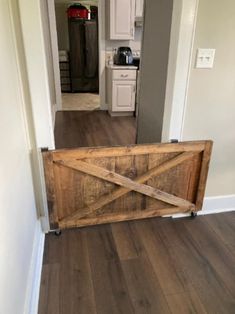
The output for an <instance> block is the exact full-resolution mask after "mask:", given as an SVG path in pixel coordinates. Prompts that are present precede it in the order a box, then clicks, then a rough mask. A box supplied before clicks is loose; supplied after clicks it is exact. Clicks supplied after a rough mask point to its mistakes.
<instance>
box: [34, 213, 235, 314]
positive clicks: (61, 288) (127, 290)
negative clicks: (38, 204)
mask: <svg viewBox="0 0 235 314" xmlns="http://www.w3.org/2000/svg"><path fill="white" fill-rule="evenodd" d="M234 239H235V212H231V213H225V214H216V215H208V216H198V217H197V218H196V219H191V218H184V219H175V220H173V219H170V218H153V219H147V220H141V221H132V222H123V223H116V224H111V225H101V226H95V227H87V228H80V229H73V230H66V231H63V232H62V235H61V236H60V237H57V236H55V235H54V234H49V235H46V242H45V253H44V261H43V272H42V282H41V292H40V304H39V314H47V313H48V314H54V313H56V314H70V313H71V314H73V313H74V314H75V313H76V314H77V313H79V314H80V313H84V314H93V313H97V314H113V313H114V314H116V313H124V314H129V313H154V314H156V313H177V314H178V313H179V314H183V313H199V314H201V313H220V314H221V313H231V314H232V313H235V266H234V265H235V246H234V242H235V241H234Z"/></svg>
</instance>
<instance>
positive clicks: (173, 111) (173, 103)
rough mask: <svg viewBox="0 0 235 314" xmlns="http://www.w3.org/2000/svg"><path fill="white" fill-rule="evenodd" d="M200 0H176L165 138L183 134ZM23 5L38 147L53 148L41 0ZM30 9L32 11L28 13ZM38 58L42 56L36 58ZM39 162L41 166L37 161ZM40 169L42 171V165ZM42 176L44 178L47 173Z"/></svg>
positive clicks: (30, 86)
mask: <svg viewBox="0 0 235 314" xmlns="http://www.w3.org/2000/svg"><path fill="white" fill-rule="evenodd" d="M198 1H199V0H174V8H173V19H174V18H175V19H176V20H177V16H176V15H178V18H179V17H180V23H179V24H177V23H176V25H177V29H176V31H175V32H173V31H172V34H171V46H170V60H169V67H168V80H167V91H166V105H165V114H164V122H163V133H162V138H163V140H169V139H170V138H179V139H180V138H181V133H182V126H183V117H184V110H185V104H186V99H187V97H186V95H187V87H188V74H189V73H188V71H189V68H190V64H191V53H192V42H193V36H194V28H195V20H196V13H197V4H198ZM19 9H20V18H21V23H22V34H23V46H24V50H25V58H26V63H27V72H28V77H29V89H30V93H31V97H32V111H33V114H34V121H33V124H34V125H35V130H36V132H35V136H36V142H37V147H38V148H40V147H49V148H53V147H54V135H53V127H52V123H51V121H52V119H51V108H50V106H51V104H50V97H49V84H48V78H47V73H46V72H47V71H46V57H45V55H46V53H45V49H46V47H45V46H44V43H43V36H44V35H43V29H42V16H41V11H40V1H39V0H36V1H33V2H30V6H29V2H28V1H26V0H22V1H20V3H19ZM29 10H30V12H31V13H30V14H29V13H28V12H29ZM35 33H36V34H37V36H35ZM186 34H187V37H186V39H185V36H186ZM32 42H33V45H32ZM36 52H37V53H36ZM35 54H36V56H35ZM184 56H185V57H184ZM35 58H36V59H37V58H38V59H37V60H35ZM173 59H175V60H176V62H175V63H174V62H172V60H173ZM180 68H181V71H180ZM183 69H184V70H183ZM183 73H184V75H183ZM179 87H180V88H179ZM177 121H179V122H177ZM35 166H36V167H37V165H35ZM38 172H39V173H40V172H41V169H39V170H38ZM41 179H42V180H43V176H42V178H41ZM38 193H39V194H43V193H44V191H43V190H41V189H40V188H39V190H38Z"/></svg>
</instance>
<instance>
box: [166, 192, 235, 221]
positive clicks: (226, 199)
mask: <svg viewBox="0 0 235 314" xmlns="http://www.w3.org/2000/svg"><path fill="white" fill-rule="evenodd" d="M231 211H235V194H232V195H223V196H212V197H205V199H204V202H203V208H202V210H201V211H199V212H198V215H210V214H218V213H226V212H231ZM188 216H190V214H175V215H173V216H172V218H181V217H188Z"/></svg>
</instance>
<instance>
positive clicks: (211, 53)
mask: <svg viewBox="0 0 235 314" xmlns="http://www.w3.org/2000/svg"><path fill="white" fill-rule="evenodd" d="M214 59H215V49H201V48H199V49H198V50H197V58H196V68H197V69H212V68H213V65H214Z"/></svg>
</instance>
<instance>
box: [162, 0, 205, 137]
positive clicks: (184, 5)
mask: <svg viewBox="0 0 235 314" xmlns="http://www.w3.org/2000/svg"><path fill="white" fill-rule="evenodd" d="M198 3H199V0H174V6H173V16H172V27H171V41H170V51H169V62H168V75H167V86H166V97H165V107H164V117H163V129H162V141H163V142H167V141H169V140H170V139H178V140H179V141H180V140H182V131H183V125H184V115H185V108H186V105H187V93H188V83H189V75H190V68H191V63H192V50H193V42H194V35H195V28H196V20H197V11H198Z"/></svg>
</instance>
